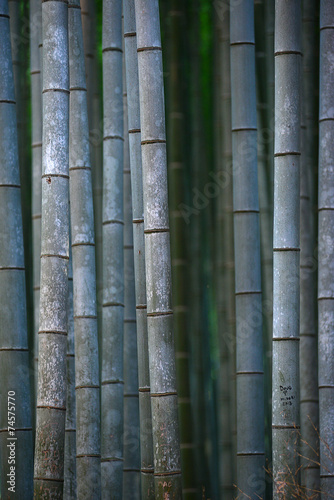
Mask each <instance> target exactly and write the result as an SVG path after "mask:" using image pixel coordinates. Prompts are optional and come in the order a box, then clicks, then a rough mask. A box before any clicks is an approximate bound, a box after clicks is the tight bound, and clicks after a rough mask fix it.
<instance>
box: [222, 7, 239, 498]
mask: <svg viewBox="0 0 334 500" xmlns="http://www.w3.org/2000/svg"><path fill="white" fill-rule="evenodd" d="M219 27H220V29H219V32H218V37H219V45H220V53H219V61H218V64H219V68H220V72H221V84H220V93H219V98H220V99H221V105H220V106H221V114H222V117H221V120H222V130H221V134H220V136H219V138H218V140H219V141H220V142H221V151H220V152H219V153H220V155H221V162H220V164H219V168H218V170H217V178H218V179H220V181H221V182H222V191H221V194H220V196H219V198H218V207H217V222H218V228H217V234H218V238H217V268H218V269H217V271H218V283H217V285H218V287H217V294H218V297H217V301H218V302H217V312H218V335H219V344H220V371H219V386H218V387H219V420H218V424H219V427H218V434H219V436H220V491H221V495H222V498H227V499H228V498H232V496H233V484H234V481H235V479H234V477H235V471H234V453H235V452H236V449H233V448H234V446H233V438H234V436H233V430H235V429H234V427H235V424H234V417H235V410H234V408H233V406H234V402H235V401H234V400H235V398H234V392H235V376H234V375H235V360H234V358H235V299H234V279H235V277H234V247H233V189H232V175H231V170H230V169H231V166H232V134H231V79H230V16H229V11H227V12H226V14H225V15H224V16H223V18H222V19H221V20H220V26H219Z"/></svg>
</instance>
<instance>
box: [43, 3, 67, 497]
mask: <svg viewBox="0 0 334 500" xmlns="http://www.w3.org/2000/svg"><path fill="white" fill-rule="evenodd" d="M67 10H68V7H67V2H54V1H52V0H51V1H45V2H43V4H42V15H43V117H44V121H43V165H42V169H43V170H42V237H41V240H42V243H41V296H40V325H39V364H38V394H37V423H36V444H35V471H34V479H35V498H37V499H39V498H50V497H51V496H54V497H55V498H61V497H62V494H63V479H64V441H65V413H66V407H65V403H66V351H67V301H68V259H69V206H68V201H69V170H68V161H69V159H68V139H69V73H68V25H67V21H68V15H67Z"/></svg>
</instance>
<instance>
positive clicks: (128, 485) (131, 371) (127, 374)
mask: <svg viewBox="0 0 334 500" xmlns="http://www.w3.org/2000/svg"><path fill="white" fill-rule="evenodd" d="M123 51H124V42H123ZM123 53H124V52H123ZM124 62H125V61H124V58H123V88H124V92H123V103H124V169H123V193H124V194H123V203H124V354H123V359H124V360H123V363H124V442H123V454H124V464H123V498H124V499H125V500H126V499H127V498H133V500H136V499H137V500H139V499H140V442H139V393H138V353H137V329H136V295H135V276H134V249H133V230H132V202H131V172H130V150H129V128H128V103H127V91H126V88H127V86H126V75H125V64H124Z"/></svg>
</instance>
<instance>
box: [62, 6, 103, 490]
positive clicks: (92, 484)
mask: <svg viewBox="0 0 334 500" xmlns="http://www.w3.org/2000/svg"><path fill="white" fill-rule="evenodd" d="M68 16H69V18H68V21H69V65H70V153H69V163H70V165H69V171H70V200H71V204H70V207H71V237H72V245H71V246H72V255H73V312H74V337H75V396H76V457H77V460H76V468H77V491H78V497H79V498H82V499H93V498H96V499H99V498H100V496H101V486H100V485H101V473H100V458H101V455H100V384H99V354H98V352H99V351H98V334H97V310H96V274H95V239H94V211H93V191H92V172H91V163H90V145H89V124H88V112H87V92H86V77H85V62H84V47H83V36H82V24H81V11H80V0H70V2H69V14H68Z"/></svg>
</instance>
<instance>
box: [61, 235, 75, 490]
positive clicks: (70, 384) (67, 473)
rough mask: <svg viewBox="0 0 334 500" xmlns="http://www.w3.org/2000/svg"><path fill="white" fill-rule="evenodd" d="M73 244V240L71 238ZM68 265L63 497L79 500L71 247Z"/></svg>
mask: <svg viewBox="0 0 334 500" xmlns="http://www.w3.org/2000/svg"><path fill="white" fill-rule="evenodd" d="M70 243H71V238H70ZM69 256H70V258H69V263H68V302H67V325H68V326H67V328H68V332H67V355H66V379H67V393H66V420H65V450H64V490H63V496H64V498H66V499H68V500H76V498H77V472H76V415H75V351H74V318H73V266H72V251H71V247H70V255H69Z"/></svg>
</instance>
